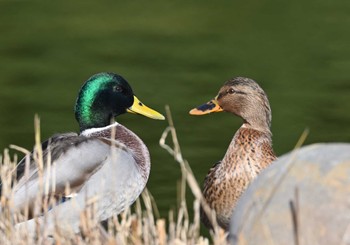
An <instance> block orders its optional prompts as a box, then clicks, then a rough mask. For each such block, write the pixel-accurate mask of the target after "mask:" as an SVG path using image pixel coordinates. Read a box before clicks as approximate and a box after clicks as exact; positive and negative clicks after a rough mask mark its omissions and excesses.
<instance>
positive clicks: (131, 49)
mask: <svg viewBox="0 0 350 245" xmlns="http://www.w3.org/2000/svg"><path fill="white" fill-rule="evenodd" d="M349 13H350V1H348V0H333V1H329V0H320V1H316V0H310V1H304V0H295V1H285V0H282V1H277V0H253V1H223V0H220V1H193V2H189V1H172V2H165V1H152V2H151V1H138V2H136V1H123V2H122V1H105V2H99V1H96V2H93V1H85V2H84V3H75V2H74V3H73V2H72V1H58V2H52V1H50V2H40V1H31V2H30V1H1V2H0V33H1V36H0V67H1V68H0V70H1V73H0V101H1V104H0V126H1V127H0V149H3V148H5V147H8V145H9V144H16V145H19V146H23V147H25V148H28V149H31V147H32V145H33V141H34V138H33V117H34V114H35V113H37V114H39V115H40V118H41V132H42V138H47V137H49V136H50V135H52V134H54V133H57V132H65V131H72V130H77V129H78V127H77V124H76V122H75V119H74V115H73V105H74V102H75V98H76V95H77V92H78V90H79V88H80V86H81V85H82V83H83V82H84V80H85V79H87V78H88V77H89V76H91V75H92V74H94V73H97V72H100V71H114V72H117V73H119V74H121V75H123V76H124V77H125V78H126V79H127V80H128V81H129V82H130V84H131V85H132V87H133V88H134V91H135V92H136V95H137V96H138V97H139V98H140V99H141V100H142V101H143V102H144V103H145V104H146V105H148V106H151V107H152V108H154V109H157V110H159V111H161V112H163V113H164V112H165V110H164V106H165V105H166V104H169V105H170V107H171V110H172V113H173V118H174V121H175V126H176V129H177V132H178V137H179V140H180V144H181V147H182V150H183V154H184V157H185V158H186V159H188V161H189V163H190V165H191V167H192V168H193V171H194V173H195V175H196V178H197V179H198V181H199V182H200V183H202V180H203V179H204V176H205V174H206V173H207V171H208V169H209V168H210V166H211V165H212V164H213V163H215V162H216V161H217V160H219V159H221V157H222V156H223V154H224V153H225V151H226V147H227V145H228V144H229V142H230V140H231V138H232V135H233V134H234V132H235V131H236V130H237V128H238V127H239V126H240V123H241V120H240V119H239V118H235V117H234V116H231V115H229V114H227V113H217V114H214V115H208V116H205V117H191V116H189V115H188V111H189V110H190V109H191V108H192V107H194V106H197V105H199V104H201V103H202V102H206V101H207V100H208V99H211V98H212V97H214V96H215V95H216V93H217V91H218V89H219V87H220V86H221V85H222V84H223V83H224V81H225V80H227V79H229V78H231V77H234V76H247V77H251V78H253V79H255V80H256V81H258V82H259V84H260V85H261V86H262V87H263V88H264V90H265V91H266V92H267V94H268V95H269V99H270V103H271V107H272V112H273V120H272V132H273V141H274V149H275V151H276V153H277V154H278V155H281V154H283V153H285V152H288V151H290V150H291V149H292V148H293V146H294V145H295V144H296V142H297V140H298V139H299V137H300V135H301V133H302V132H303V130H304V129H305V128H308V129H309V130H310V134H309V136H308V138H307V140H306V142H305V144H311V143H315V142H329V141H347V142H349V141H350V126H349V125H350V101H349V100H350V14H349ZM118 120H119V122H120V123H122V124H124V125H126V126H127V127H128V128H130V129H131V130H133V131H134V132H136V133H137V134H138V135H139V136H140V137H141V138H142V139H143V140H144V141H145V143H146V144H147V145H148V147H149V149H150V152H151V155H152V170H151V176H150V179H149V183H148V188H149V190H150V191H151V193H152V194H153V195H154V197H155V199H156V202H157V204H158V208H159V209H160V213H161V215H162V216H165V215H166V214H167V212H168V210H169V209H170V208H175V207H176V205H177V194H176V190H177V186H178V181H179V179H180V168H179V166H178V165H177V163H176V162H174V160H173V159H172V157H170V156H169V155H168V154H167V153H166V152H165V151H164V150H163V149H161V148H160V147H159V145H158V141H159V138H160V136H161V134H162V132H163V130H164V129H165V128H166V126H167V123H166V122H165V121H164V122H160V121H154V120H150V119H147V118H143V117H139V116H136V115H131V114H128V115H123V116H121V117H120V118H119V119H118ZM12 152H14V151H12Z"/></svg>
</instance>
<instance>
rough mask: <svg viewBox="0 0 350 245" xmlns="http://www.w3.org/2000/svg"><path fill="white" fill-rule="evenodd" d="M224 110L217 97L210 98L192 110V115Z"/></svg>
mask: <svg viewBox="0 0 350 245" xmlns="http://www.w3.org/2000/svg"><path fill="white" fill-rule="evenodd" d="M220 111H223V110H222V108H221V107H220V106H219V104H218V101H217V100H216V98H215V99H212V100H210V101H209V102H207V103H205V104H203V105H200V106H198V107H196V108H194V109H192V110H191V111H190V114H191V115H195V116H200V115H205V114H209V113H212V112H220Z"/></svg>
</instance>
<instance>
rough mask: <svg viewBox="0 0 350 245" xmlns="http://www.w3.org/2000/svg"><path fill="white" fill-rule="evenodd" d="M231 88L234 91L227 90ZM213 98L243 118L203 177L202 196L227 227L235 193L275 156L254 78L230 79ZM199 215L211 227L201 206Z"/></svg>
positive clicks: (260, 92) (267, 117)
mask: <svg viewBox="0 0 350 245" xmlns="http://www.w3.org/2000/svg"><path fill="white" fill-rule="evenodd" d="M231 88H233V89H234V90H235V91H236V92H234V93H229V92H228V91H229V89H231ZM217 100H218V103H219V105H220V106H221V107H222V108H223V110H224V111H227V112H230V113H233V114H235V115H237V116H239V117H241V118H242V119H243V121H244V123H243V125H242V127H241V128H240V129H239V130H238V131H237V132H236V133H235V135H234V137H233V139H232V141H231V143H230V145H229V147H228V149H227V152H226V154H225V156H224V158H223V159H222V161H219V162H217V163H216V164H215V165H214V166H213V167H212V168H211V169H210V170H209V172H208V174H207V176H206V178H205V180H204V188H203V196H204V198H205V200H206V202H207V203H208V204H209V206H210V207H211V208H212V209H213V210H214V211H215V213H216V218H217V221H218V224H219V225H220V226H221V227H222V228H223V229H225V230H228V227H229V222H230V218H231V216H232V214H233V211H234V208H235V206H236V203H237V201H238V199H239V197H240V196H241V195H242V193H243V192H244V191H245V189H246V188H247V187H248V185H249V184H250V183H251V182H252V180H253V179H254V178H255V177H256V176H257V175H258V174H259V173H260V172H261V171H262V170H263V169H265V168H266V167H267V166H269V165H270V164H271V163H272V161H274V160H275V159H276V156H275V154H274V152H273V149H272V140H271V131H270V121H271V109H270V105H269V102H268V99H267V96H266V94H265V92H264V91H263V90H262V89H261V88H260V86H259V85H258V84H257V83H256V82H255V81H253V80H251V79H248V78H241V77H238V78H235V79H232V80H230V81H228V82H226V83H225V84H224V86H223V87H222V88H221V89H220V91H219V94H218V97H217ZM254 110H257V111H256V112H254ZM201 219H202V222H203V223H204V224H205V226H207V227H208V228H211V227H212V225H211V223H210V221H209V219H208V217H207V216H206V214H205V213H204V212H203V210H201Z"/></svg>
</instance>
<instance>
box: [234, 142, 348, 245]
mask: <svg viewBox="0 0 350 245" xmlns="http://www.w3.org/2000/svg"><path fill="white" fill-rule="evenodd" d="M230 240H231V242H232V244H244V245H248V244H259V245H260V244H276V245H283V244H293V245H299V244H300V245H303V244H327V245H331V244H336V245H338V244H340V245H341V244H342V245H344V244H350V144H346V143H331V144H314V145H310V146H306V147H302V148H301V149H298V150H296V151H293V152H290V153H288V154H286V155H283V156H282V157H280V158H279V159H278V160H277V161H276V162H274V163H273V164H272V165H271V166H270V167H268V168H267V169H266V170H265V171H263V172H262V173H261V175H259V177H258V178H257V179H256V180H255V181H254V182H253V183H252V184H251V185H250V186H249V188H248V189H247V190H246V192H245V193H244V194H243V195H242V197H241V198H240V200H239V202H238V204H237V206H236V209H235V212H234V214H233V216H232V220H231V225H230Z"/></svg>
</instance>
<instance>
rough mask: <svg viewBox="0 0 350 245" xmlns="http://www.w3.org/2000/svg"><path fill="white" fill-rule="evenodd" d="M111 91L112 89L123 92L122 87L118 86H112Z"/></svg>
mask: <svg viewBox="0 0 350 245" xmlns="http://www.w3.org/2000/svg"><path fill="white" fill-rule="evenodd" d="M113 91H114V92H119V93H122V92H123V88H122V87H120V86H114V87H113Z"/></svg>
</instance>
